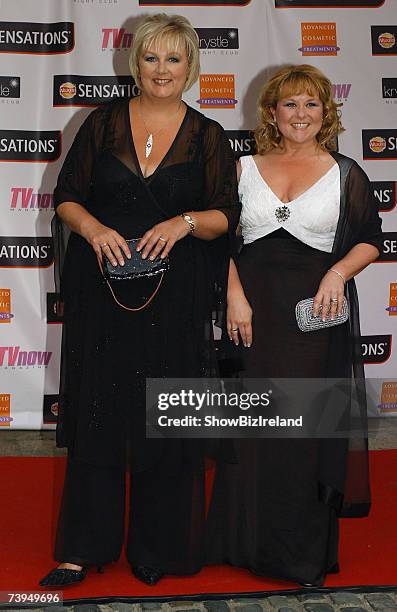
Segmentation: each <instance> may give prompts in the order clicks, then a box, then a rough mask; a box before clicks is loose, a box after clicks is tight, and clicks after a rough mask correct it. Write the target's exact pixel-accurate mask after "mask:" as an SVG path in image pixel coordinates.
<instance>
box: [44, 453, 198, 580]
mask: <svg viewBox="0 0 397 612" xmlns="http://www.w3.org/2000/svg"><path fill="white" fill-rule="evenodd" d="M204 478H205V471H204V470H203V471H202V472H200V473H198V471H197V470H194V471H193V470H192V468H191V466H190V465H189V463H185V464H181V465H180V466H179V468H178V469H177V470H174V471H172V472H170V470H169V467H168V466H167V462H166V461H165V462H159V463H156V465H154V466H152V467H151V468H148V469H146V470H144V471H142V472H132V473H131V478H130V511H129V520H128V536H127V547H126V556H127V559H128V561H129V563H130V564H131V565H148V566H152V567H157V568H160V569H162V570H163V571H164V572H165V573H170V574H179V575H183V574H185V575H187V574H193V573H196V572H198V571H199V570H200V569H201V567H202V565H203V559H204V550H203V546H204V541H205V537H204V524H205V496H204ZM125 483H126V470H125V469H124V468H123V467H120V468H119V467H98V466H93V465H89V464H87V463H84V462H82V461H78V460H75V459H72V458H70V457H69V458H68V462H67V469H66V477H65V484H64V491H63V498H62V504H61V510H60V515H59V520H58V527H57V534H56V543H55V555H54V556H55V559H56V560H57V561H59V562H69V563H75V564H76V565H83V566H90V565H104V564H107V563H111V562H112V561H117V560H118V559H119V557H120V554H121V549H122V545H123V541H124V524H125V497H126V494H125V489H126V487H125Z"/></svg>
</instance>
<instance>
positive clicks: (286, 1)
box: [275, 0, 385, 8]
mask: <svg viewBox="0 0 397 612" xmlns="http://www.w3.org/2000/svg"><path fill="white" fill-rule="evenodd" d="M384 2H385V0H275V7H276V8H327V7H334V8H356V7H357V8H374V7H378V6H382V4H384Z"/></svg>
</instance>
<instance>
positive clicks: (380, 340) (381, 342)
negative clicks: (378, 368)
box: [360, 334, 392, 364]
mask: <svg viewBox="0 0 397 612" xmlns="http://www.w3.org/2000/svg"><path fill="white" fill-rule="evenodd" d="M360 344H361V358H362V361H363V363H367V364H370V363H385V361H387V360H388V359H389V357H390V355H391V346H392V336H391V335H389V334H387V335H376V336H361V340H360Z"/></svg>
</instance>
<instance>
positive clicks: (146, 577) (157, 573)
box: [131, 565, 164, 586]
mask: <svg viewBox="0 0 397 612" xmlns="http://www.w3.org/2000/svg"><path fill="white" fill-rule="evenodd" d="M131 570H132V573H133V574H134V576H135V577H136V578H138V580H141V581H142V582H145V584H149V585H150V586H154V585H155V584H157V583H158V581H159V580H160V578H162V577H163V576H164V572H162V571H161V570H159V569H156V568H154V567H148V566H147V565H131Z"/></svg>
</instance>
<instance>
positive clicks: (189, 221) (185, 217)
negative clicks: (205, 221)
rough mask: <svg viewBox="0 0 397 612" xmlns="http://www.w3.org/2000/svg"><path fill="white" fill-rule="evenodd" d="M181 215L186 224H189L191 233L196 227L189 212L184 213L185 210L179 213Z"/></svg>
mask: <svg viewBox="0 0 397 612" xmlns="http://www.w3.org/2000/svg"><path fill="white" fill-rule="evenodd" d="M181 217H182V219H185V221H186V223H188V224H189V227H190V233H191V234H193V232H194V230H195V229H196V224H195V222H194V221H193V217H191V216H190V215H189V213H186V212H184V213H182V214H181Z"/></svg>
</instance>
